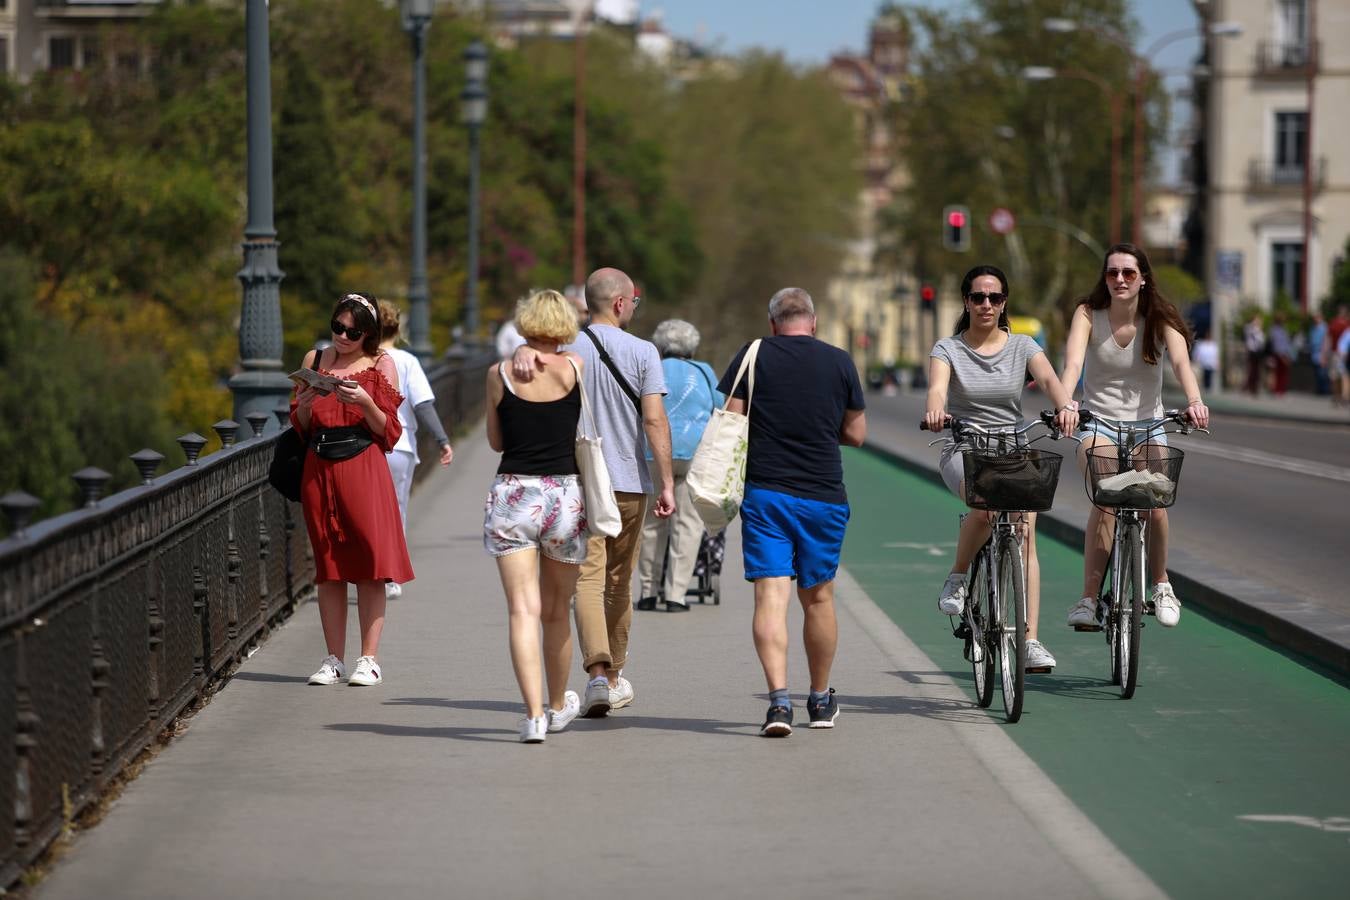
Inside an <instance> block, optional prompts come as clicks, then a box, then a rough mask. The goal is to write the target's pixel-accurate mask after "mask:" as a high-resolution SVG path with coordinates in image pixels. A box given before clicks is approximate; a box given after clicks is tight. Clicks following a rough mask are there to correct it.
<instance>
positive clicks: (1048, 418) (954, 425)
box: [919, 409, 1061, 442]
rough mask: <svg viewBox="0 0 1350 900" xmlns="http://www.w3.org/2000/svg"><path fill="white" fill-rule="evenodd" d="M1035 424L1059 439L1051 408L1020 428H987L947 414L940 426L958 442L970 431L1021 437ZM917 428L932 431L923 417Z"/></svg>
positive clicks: (1055, 438) (995, 435)
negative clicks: (948, 430) (1048, 430)
mask: <svg viewBox="0 0 1350 900" xmlns="http://www.w3.org/2000/svg"><path fill="white" fill-rule="evenodd" d="M1037 425H1044V426H1046V427H1047V428H1049V429H1050V436H1051V437H1052V438H1053V439H1054V440H1059V438H1060V436H1061V435H1060V433H1059V429H1058V428H1057V427H1056V426H1055V413H1054V411H1053V410H1048V409H1043V410H1041V414H1040V417H1039V418H1036V419H1032V420H1031V421H1030V422H1027V423H1026V424H1025V425H1023V426H1022V427H1021V428H1013V427H1011V426H1008V427H1006V428H1003V427H1000V428H995V429H989V428H986V427H984V426H983V425H979V424H977V423H975V422H968V421H966V420H965V419H958V418H957V417H956V416H947V418H946V419H945V420H944V421H943V423H942V428H943V429H944V430H945V429H948V428H950V429H951V432H952V437H954V438H955V439H956V440H957V441H958V442H959V441H960V440H961V435H962V434H963V433H965V432H971V433H973V434H978V435H982V436H985V437H1000V436H1001V437H1008V436H1010V435H1011V436H1015V437H1021V436H1022V435H1024V434H1026V433H1027V432H1028V431H1030V430H1031V429H1033V428H1035V427H1036V426H1037ZM919 430H920V431H932V429H931V428H929V427H928V422H927V421H926V420H924V419H920V420H919Z"/></svg>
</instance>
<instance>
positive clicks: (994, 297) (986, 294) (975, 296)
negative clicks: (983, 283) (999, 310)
mask: <svg viewBox="0 0 1350 900" xmlns="http://www.w3.org/2000/svg"><path fill="white" fill-rule="evenodd" d="M966 299H967V300H969V301H970V304H971V306H983V305H984V302H985V301H986V300H988V301H989V305H990V306H1002V305H1003V304H1004V303H1007V302H1008V295H1007V294H1004V293H1001V292H999V291H975V292H974V293H970V294H966Z"/></svg>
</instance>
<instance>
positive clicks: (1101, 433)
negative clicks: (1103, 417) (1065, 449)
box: [1077, 419, 1167, 447]
mask: <svg viewBox="0 0 1350 900" xmlns="http://www.w3.org/2000/svg"><path fill="white" fill-rule="evenodd" d="M1150 421H1151V420H1148V419H1141V420H1140V421H1138V422H1121V423H1120V424H1122V425H1136V426H1140V427H1142V426H1144V425H1147V424H1149V422H1150ZM1093 435H1096V436H1097V437H1100V438H1104V439H1106V440H1108V441H1110V442H1111V443H1113V444H1116V443H1119V442H1120V435H1119V434H1117V433H1116V430H1115V429H1114V428H1112V427H1111V426H1110V425H1105V424H1103V423H1101V422H1096V421H1094V422H1093V423H1092V424H1091V425H1082V426H1080V430H1079V432H1078V435H1077V437H1078V439H1079V440H1080V441H1082V440H1086V439H1087V438H1090V437H1092V436H1093ZM1148 442H1149V443H1150V444H1157V445H1159V446H1162V447H1166V446H1167V435H1166V434H1165V433H1164V432H1163V431H1161V430H1159V431H1155V432H1153V435H1152V437H1150V438H1149V439H1148ZM1096 443H1099V444H1100V443H1101V441H1096Z"/></svg>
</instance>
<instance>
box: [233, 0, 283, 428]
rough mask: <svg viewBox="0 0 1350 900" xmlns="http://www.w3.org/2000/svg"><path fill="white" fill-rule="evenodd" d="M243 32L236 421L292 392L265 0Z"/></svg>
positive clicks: (251, 8)
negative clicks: (243, 180) (285, 355)
mask: <svg viewBox="0 0 1350 900" xmlns="http://www.w3.org/2000/svg"><path fill="white" fill-rule="evenodd" d="M245 30H246V34H247V38H246V40H247V44H246V48H247V61H246V67H247V73H248V101H247V102H248V222H247V223H246V224H245V225H244V267H243V268H242V269H240V270H239V273H238V276H237V277H238V278H239V283H240V284H241V285H242V286H243V295H244V296H243V306H242V309H241V310H240V314H239V363H240V371H239V372H237V373H236V374H235V375H233V376H232V377H231V378H230V392H231V393H233V394H234V420H235V421H236V422H243V421H245V420H246V419H247V418H248V415H249V413H255V412H261V413H265V414H267V415H268V416H269V417H271V415H272V412H273V410H275V409H277V408H278V407H279V406H284V405H285V403H286V400H287V398H288V397H289V396H290V393H291V382H290V380H289V379H287V378H286V376H285V375H284V374H282V372H281V353H282V334H281V279H282V278H283V277H284V274H283V273H282V271H281V269H280V268H279V267H278V266H277V231H276V227H275V225H274V224H273V219H272V65H271V59H270V52H271V51H270V48H269V42H268V34H267V0H248V5H247V7H246V12H245ZM273 428H274V430H276V429H279V428H280V426H279V425H276V426H273Z"/></svg>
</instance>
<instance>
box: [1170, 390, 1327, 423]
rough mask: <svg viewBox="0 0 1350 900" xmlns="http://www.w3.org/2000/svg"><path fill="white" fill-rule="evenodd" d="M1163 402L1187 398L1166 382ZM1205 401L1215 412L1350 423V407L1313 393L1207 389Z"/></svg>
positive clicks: (1174, 402) (1182, 401) (1179, 403)
mask: <svg viewBox="0 0 1350 900" xmlns="http://www.w3.org/2000/svg"><path fill="white" fill-rule="evenodd" d="M1166 402H1167V404H1168V406H1169V407H1173V406H1178V407H1179V406H1184V405H1185V403H1186V398H1185V396H1184V395H1182V394H1181V393H1179V392H1178V391H1177V389H1176V388H1174V387H1173V386H1171V385H1169V389H1168V390H1167V396H1166ZM1205 404H1206V405H1207V406H1209V408H1210V409H1211V410H1213V411H1214V412H1215V413H1223V414H1225V415H1236V416H1252V417H1253V418H1261V419H1288V420H1291V421H1296V422H1316V423H1319V424H1320V423H1334V424H1340V425H1350V407H1347V406H1333V405H1332V403H1331V398H1330V397H1318V396H1315V395H1313V394H1301V393H1292V392H1291V393H1288V394H1285V395H1284V396H1283V397H1276V396H1275V395H1274V394H1267V393H1262V394H1260V395H1258V396H1256V397H1253V396H1252V395H1251V394H1247V393H1243V392H1241V391H1231V390H1230V391H1223V392H1216V391H1210V392H1209V393H1207V394H1205Z"/></svg>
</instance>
